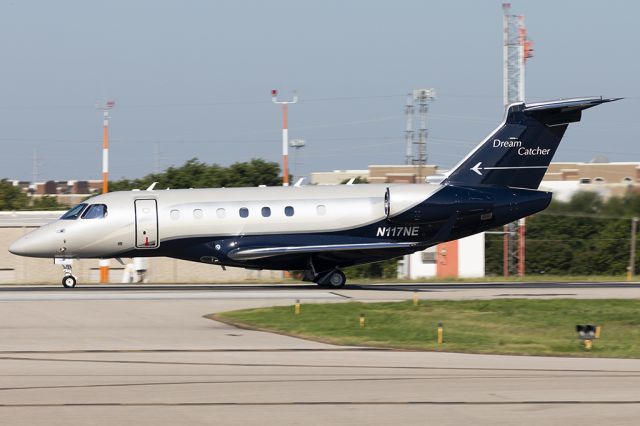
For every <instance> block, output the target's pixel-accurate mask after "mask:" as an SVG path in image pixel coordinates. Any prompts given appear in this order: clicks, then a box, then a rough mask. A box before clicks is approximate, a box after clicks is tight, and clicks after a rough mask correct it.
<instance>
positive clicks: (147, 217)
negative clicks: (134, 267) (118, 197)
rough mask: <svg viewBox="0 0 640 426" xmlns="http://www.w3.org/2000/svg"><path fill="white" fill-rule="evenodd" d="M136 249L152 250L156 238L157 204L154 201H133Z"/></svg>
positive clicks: (158, 241)
mask: <svg viewBox="0 0 640 426" xmlns="http://www.w3.org/2000/svg"><path fill="white" fill-rule="evenodd" d="M135 211H136V248H139V249H154V248H158V246H159V245H160V240H159V238H158V203H157V201H156V200H135Z"/></svg>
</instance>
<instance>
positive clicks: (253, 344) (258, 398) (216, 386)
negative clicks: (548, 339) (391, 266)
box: [0, 288, 640, 425]
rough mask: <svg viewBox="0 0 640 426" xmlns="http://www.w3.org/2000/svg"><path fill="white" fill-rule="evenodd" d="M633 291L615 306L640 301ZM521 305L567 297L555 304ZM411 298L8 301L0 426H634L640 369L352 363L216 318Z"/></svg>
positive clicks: (438, 357) (296, 293) (454, 357)
mask: <svg viewBox="0 0 640 426" xmlns="http://www.w3.org/2000/svg"><path fill="white" fill-rule="evenodd" d="M627 290H629V291H627ZM631 290H633V289H619V290H615V294H617V295H619V297H638V295H637V293H636V292H635V291H631ZM496 291H498V292H504V291H503V290H502V289H498V290H495V289H488V290H487V289H484V290H482V289H471V290H464V289H458V290H455V291H451V292H449V291H438V292H420V293H419V295H420V296H421V297H424V298H436V297H437V298H442V297H447V298H449V297H451V298H453V297H456V298H471V297H490V295H491V294H494V293H491V292H496ZM514 291H515V290H513V289H509V290H508V292H509V293H512V292H514ZM522 291H526V292H528V293H530V294H534V295H533V296H529V297H554V296H550V295H549V294H550V293H551V292H550V291H549V290H548V289H546V290H544V292H545V293H544V294H543V295H539V294H541V293H538V294H536V293H535V292H533V290H531V289H523V290H522ZM597 291H599V290H598V289H555V290H553V292H556V293H569V292H571V293H576V295H577V297H597V295H598V294H600V293H597ZM636 291H637V290H636ZM609 293H610V290H609V291H608V292H607V294H602V295H601V296H605V297H612V296H611V294H609ZM412 294H413V292H408V291H404V292H402V291H384V290H383V289H380V290H342V291H339V292H329V291H326V290H295V289H289V288H287V289H284V290H277V291H273V292H269V291H265V290H264V289H252V288H249V289H245V290H215V291H205V290H202V289H197V290H192V291H185V292H181V291H177V290H172V289H167V290H158V291H124V290H120V291H119V290H111V289H109V290H102V291H53V290H51V291H34V292H24V291H9V290H6V291H5V290H3V291H1V292H0V419H1V423H2V424H3V425H4V424H7V425H12V424H29V425H33V424H42V425H44V424H46V425H58V424H59V425H63V424H64V425H69V424H83V425H84V424H90V425H111V424H119V425H122V424H141V425H145V424H154V425H157V424H172V425H176V424H197V425H200V424H237V425H240V424H242V425H246V424H261V425H270V424H381V425H382V424H389V423H392V422H393V423H396V424H415V425H418V424H434V423H438V424H445V425H448V424H461V423H468V424H474V425H483V424H487V425H511V424H531V425H533V424H536V425H539V424H558V425H561V424H562V425H571V424H576V425H577V424H584V423H586V422H589V423H593V422H599V423H601V424H629V425H631V424H637V415H638V413H640V360H622V359H593V358H578V359H576V358H550V357H517V356H493V355H470V354H455V353H446V352H441V353H436V352H404V351H388V350H369V349H367V348H343V347H336V346H332V345H326V344H321V343H316V342H311V341H306V340H301V339H295V338H291V337H287V336H282V335H277V334H271V333H263V332H258V331H250V330H243V329H237V328H235V327H232V326H229V325H226V324H221V323H219V322H215V321H212V320H209V319H206V318H204V317H203V316H204V315H206V314H210V313H213V312H218V311H222V310H229V309H241V308H248V307H256V306H272V305H278V304H284V305H289V304H292V303H293V300H295V299H302V301H303V302H304V303H319V302H336V303H339V302H342V301H348V300H364V301H373V300H399V299H407V298H409V297H411V295H412ZM26 296H28V297H27V298H25V297H26ZM89 296H90V297H89ZM494 296H495V294H494ZM504 297H512V296H504ZM557 297H567V296H557Z"/></svg>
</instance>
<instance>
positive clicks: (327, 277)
mask: <svg viewBox="0 0 640 426" xmlns="http://www.w3.org/2000/svg"><path fill="white" fill-rule="evenodd" d="M313 282H314V283H316V284H318V285H319V286H320V287H326V288H342V287H344V285H345V284H346V283H347V277H346V276H345V275H344V272H342V271H341V270H340V269H334V270H331V271H329V272H322V273H320V274H318V275H316V276H315V277H314V279H313Z"/></svg>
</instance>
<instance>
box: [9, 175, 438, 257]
mask: <svg viewBox="0 0 640 426" xmlns="http://www.w3.org/2000/svg"><path fill="white" fill-rule="evenodd" d="M390 187H391V188H393V189H394V190H396V193H397V194H399V195H398V197H397V198H396V202H395V203H394V210H396V211H399V210H405V209H408V208H410V207H412V206H414V205H416V204H418V203H420V202H422V201H423V200H425V199H426V198H428V197H429V195H430V194H432V193H434V192H435V191H436V190H437V189H438V188H440V185H428V184H425V185H336V186H303V187H259V188H255V187H253V188H219V189H179V190H152V191H126V192H125V191H123V192H113V193H108V194H104V195H99V196H96V197H92V198H90V199H88V200H87V201H85V203H86V204H88V205H94V204H104V205H106V208H107V214H106V216H105V217H102V218H93V219H89V218H82V217H79V218H77V219H73V220H62V219H61V220H57V221H55V222H52V223H50V224H48V225H45V226H43V227H42V228H39V229H37V230H35V231H33V232H31V233H30V234H28V235H26V236H25V237H23V238H21V239H20V240H18V241H16V242H15V243H14V244H13V245H12V246H11V248H10V250H11V251H12V252H14V253H16V254H23V255H28V256H36V257H64V258H95V257H113V256H117V255H118V253H123V252H127V251H130V250H133V249H142V250H149V252H150V253H149V254H150V255H151V252H152V251H153V250H155V249H157V248H159V247H160V246H161V245H162V243H163V242H165V241H170V240H174V239H183V238H193V237H209V236H219V237H224V236H245V235H268V234H299V233H313V232H332V231H338V230H347V229H351V228H355V227H359V226H363V225H367V224H371V223H374V222H376V221H380V220H383V219H384V218H385V217H386V214H387V212H385V202H384V198H385V192H386V190H387V188H390ZM136 200H155V205H157V227H156V229H157V238H158V240H157V241H156V240H155V238H156V235H153V231H149V234H147V233H146V232H145V235H144V236H143V235H142V234H141V233H140V232H141V231H140V229H141V226H140V224H139V223H136V220H138V221H139V220H140V219H139V217H138V219H136V217H137V215H138V216H139V215H141V214H143V212H142V210H141V209H138V210H136V207H135V203H136V202H137V201H136ZM138 203H142V202H141V201H138ZM151 205H153V203H152V204H151ZM244 209H246V210H244ZM267 209H268V210H267ZM241 210H242V211H241ZM245 213H248V214H247V215H246V217H242V216H244V215H245ZM287 214H289V215H287ZM149 236H151V244H148V245H147V246H145V245H144V244H141V241H142V240H141V239H143V238H147V239H148V238H149Z"/></svg>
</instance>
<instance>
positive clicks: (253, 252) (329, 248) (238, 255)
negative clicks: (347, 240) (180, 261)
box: [228, 242, 419, 260]
mask: <svg viewBox="0 0 640 426" xmlns="http://www.w3.org/2000/svg"><path fill="white" fill-rule="evenodd" d="M418 244H419V243H417V242H408V243H366V244H324V245H311V246H288V247H286V246H281V247H258V248H244V249H243V248H238V249H235V250H233V251H231V252H230V253H229V254H228V256H229V257H230V258H231V259H233V260H254V259H263V258H265V257H273V256H282V255H287V254H303V253H322V252H339V251H353V250H379V249H393V248H408V247H415V246H417V245H418Z"/></svg>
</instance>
